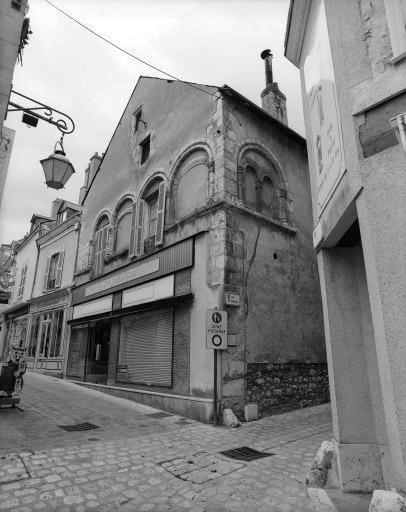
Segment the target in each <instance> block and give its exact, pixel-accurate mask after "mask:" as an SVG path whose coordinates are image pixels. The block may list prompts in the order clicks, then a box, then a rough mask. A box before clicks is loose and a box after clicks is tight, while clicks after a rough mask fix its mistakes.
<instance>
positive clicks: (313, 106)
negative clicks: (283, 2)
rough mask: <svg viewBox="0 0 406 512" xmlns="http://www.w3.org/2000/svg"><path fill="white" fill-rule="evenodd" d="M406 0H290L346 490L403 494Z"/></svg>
mask: <svg viewBox="0 0 406 512" xmlns="http://www.w3.org/2000/svg"><path fill="white" fill-rule="evenodd" d="M405 21H406V2H405V1H404V0H399V1H397V0H371V1H369V0H368V1H367V0H360V1H359V2H353V1H351V0H344V1H343V2H334V1H332V0H324V1H321V0H312V1H310V0H306V1H296V0H292V1H291V6H290V14H289V21H288V27H287V33H286V43H285V55H286V56H287V58H288V59H289V60H291V62H293V63H294V64H295V65H296V66H297V67H298V68H299V69H300V73H301V81H302V93H303V103H304V112H305V121H306V133H307V135H308V153H309V163H310V173H311V179H312V197H313V220H314V245H315V247H316V248H317V251H318V265H319V273H320V282H321V290H322V298H323V309H324V324H325V332H326V343H327V354H328V364H329V375H330V389H331V393H332V394H331V398H332V411H333V425H334V455H335V459H336V461H337V468H338V478H339V483H340V486H341V488H342V489H343V490H344V491H357V492H359V491H370V490H373V489H376V488H387V489H396V490H400V491H403V492H405V491H406V407H405V397H406V394H405V389H406V377H405V372H404V361H405V360H406V345H405V343H404V340H405V337H406V322H405V316H406V315H405V313H406V300H405V289H406V260H405V256H404V254H405V249H406V236H405V230H404V224H405V215H406V213H405V212H406V210H405V204H406V192H405V191H406V188H405V179H406V178H405V177H406V174H405V164H406V160H405V149H406V139H405V130H404V128H405V112H406V94H405V92H404V90H405V85H404V84H405V78H406V61H405V56H406V30H405Z"/></svg>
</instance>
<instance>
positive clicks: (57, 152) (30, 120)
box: [7, 89, 75, 190]
mask: <svg viewBox="0 0 406 512" xmlns="http://www.w3.org/2000/svg"><path fill="white" fill-rule="evenodd" d="M11 93H13V94H16V95H17V96H20V97H21V98H24V99H25V100H28V101H30V102H32V103H34V104H35V105H36V106H26V107H25V106H21V105H19V104H17V103H15V102H13V101H9V102H8V103H9V105H11V106H12V107H14V108H12V109H10V108H9V109H8V111H7V112H16V111H22V112H23V118H22V121H23V122H24V123H26V124H27V125H28V126H34V127H35V126H37V124H38V119H42V120H43V121H46V122H47V123H50V124H53V125H54V126H56V127H57V128H58V130H59V131H60V132H61V133H62V136H61V138H60V140H58V141H57V142H56V143H55V146H54V152H53V153H52V155H50V156H49V157H48V158H44V159H43V160H40V163H41V165H42V169H43V171H44V174H45V183H46V184H47V186H48V187H50V188H54V189H56V190H59V189H61V188H63V187H64V186H65V183H66V182H67V181H68V179H69V178H70V177H71V176H72V174H73V173H74V172H75V169H74V168H73V165H72V164H71V163H70V161H69V159H68V158H67V157H66V153H65V150H64V148H63V137H64V135H65V134H69V133H72V132H73V131H74V130H75V123H74V122H73V119H72V118H71V117H69V116H68V115H67V114H65V113H63V112H61V111H59V110H56V108H53V107H50V106H48V105H45V104H44V103H41V102H40V101H38V100H34V99H33V98H30V97H29V96H25V95H24V94H21V93H19V92H17V91H14V90H13V89H12V90H11ZM38 110H41V111H42V113H41V114H39V113H38V112H37V111H38ZM54 113H57V117H58V118H57V119H54V118H53V115H54ZM58 145H59V148H60V149H58Z"/></svg>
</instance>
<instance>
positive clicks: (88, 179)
mask: <svg viewBox="0 0 406 512" xmlns="http://www.w3.org/2000/svg"><path fill="white" fill-rule="evenodd" d="M102 158H103V156H100V155H98V154H97V152H96V153H95V154H94V155H93V156H92V157H91V158H90V162H89V165H88V166H87V169H86V170H85V183H84V184H83V187H81V188H80V192H79V204H80V205H82V204H83V200H84V198H85V195H86V193H87V191H88V190H89V187H90V185H91V183H92V181H93V178H94V176H95V174H96V172H97V170H98V169H99V167H100V163H101V161H102Z"/></svg>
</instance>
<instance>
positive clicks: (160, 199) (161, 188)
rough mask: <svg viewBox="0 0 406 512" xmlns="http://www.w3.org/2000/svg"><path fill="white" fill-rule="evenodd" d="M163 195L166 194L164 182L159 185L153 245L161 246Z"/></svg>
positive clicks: (163, 209)
mask: <svg viewBox="0 0 406 512" xmlns="http://www.w3.org/2000/svg"><path fill="white" fill-rule="evenodd" d="M165 193H166V187H165V182H162V183H160V184H159V193H158V212H157V219H156V233H155V245H162V244H163V242H164V222H165Z"/></svg>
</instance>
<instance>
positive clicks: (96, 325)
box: [85, 320, 111, 384]
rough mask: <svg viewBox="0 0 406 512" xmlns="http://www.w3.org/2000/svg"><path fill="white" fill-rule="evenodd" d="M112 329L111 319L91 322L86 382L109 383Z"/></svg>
mask: <svg viewBox="0 0 406 512" xmlns="http://www.w3.org/2000/svg"><path fill="white" fill-rule="evenodd" d="M110 330H111V322H110V320H100V321H98V322H91V323H90V324H89V333H88V351H87V364H86V375H85V381H86V382H92V383H93V384H107V370H108V362H109V347H110Z"/></svg>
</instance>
